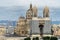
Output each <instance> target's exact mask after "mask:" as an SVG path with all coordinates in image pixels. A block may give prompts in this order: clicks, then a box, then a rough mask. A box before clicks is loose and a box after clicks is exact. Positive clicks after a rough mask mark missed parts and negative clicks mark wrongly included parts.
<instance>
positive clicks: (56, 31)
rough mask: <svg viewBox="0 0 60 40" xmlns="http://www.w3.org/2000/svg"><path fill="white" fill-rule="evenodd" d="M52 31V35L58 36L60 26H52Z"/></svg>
mask: <svg viewBox="0 0 60 40" xmlns="http://www.w3.org/2000/svg"><path fill="white" fill-rule="evenodd" d="M52 30H53V35H55V36H60V24H59V25H57V24H54V25H53V26H52Z"/></svg>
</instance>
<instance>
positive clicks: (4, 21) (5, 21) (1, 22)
mask: <svg viewBox="0 0 60 40" xmlns="http://www.w3.org/2000/svg"><path fill="white" fill-rule="evenodd" d="M51 24H60V21H51ZM0 25H4V26H13V27H14V26H16V25H17V21H9V20H1V21H0Z"/></svg>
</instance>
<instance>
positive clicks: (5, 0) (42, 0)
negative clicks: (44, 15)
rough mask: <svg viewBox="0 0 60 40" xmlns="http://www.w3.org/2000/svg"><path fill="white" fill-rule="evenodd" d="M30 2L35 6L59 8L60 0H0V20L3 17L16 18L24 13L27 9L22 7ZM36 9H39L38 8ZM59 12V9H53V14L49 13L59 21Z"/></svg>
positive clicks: (7, 18) (53, 18)
mask: <svg viewBox="0 0 60 40" xmlns="http://www.w3.org/2000/svg"><path fill="white" fill-rule="evenodd" d="M30 3H32V4H33V5H36V6H37V8H40V7H45V6H48V7H51V8H60V0H0V20H4V19H5V20H17V19H18V17H19V16H20V15H21V14H22V13H26V10H27V9H26V8H24V7H27V8H28V7H29V5H30ZM17 6H20V7H17ZM6 7H7V8H6ZM38 10H39V11H40V9H38ZM42 11H43V10H42ZM52 11H53V10H52ZM40 13H41V12H40ZM59 14H60V9H59V10H58V9H57V10H55V11H54V12H53V14H51V18H52V20H54V21H56V20H58V21H59V20H60V15H59ZM23 15H25V14H23ZM40 15H41V14H40Z"/></svg>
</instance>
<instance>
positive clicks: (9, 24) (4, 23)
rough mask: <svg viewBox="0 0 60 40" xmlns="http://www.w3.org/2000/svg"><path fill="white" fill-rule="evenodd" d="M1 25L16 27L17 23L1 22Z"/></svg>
mask: <svg viewBox="0 0 60 40" xmlns="http://www.w3.org/2000/svg"><path fill="white" fill-rule="evenodd" d="M0 25H5V26H16V21H8V20H0Z"/></svg>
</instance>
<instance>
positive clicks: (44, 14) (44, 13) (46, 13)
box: [43, 6, 49, 17]
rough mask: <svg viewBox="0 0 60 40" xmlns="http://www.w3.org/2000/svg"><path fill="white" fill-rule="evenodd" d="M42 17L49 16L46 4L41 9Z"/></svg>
mask: <svg viewBox="0 0 60 40" xmlns="http://www.w3.org/2000/svg"><path fill="white" fill-rule="evenodd" d="M43 17H49V8H48V7H47V6H46V7H45V8H44V10H43Z"/></svg>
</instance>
